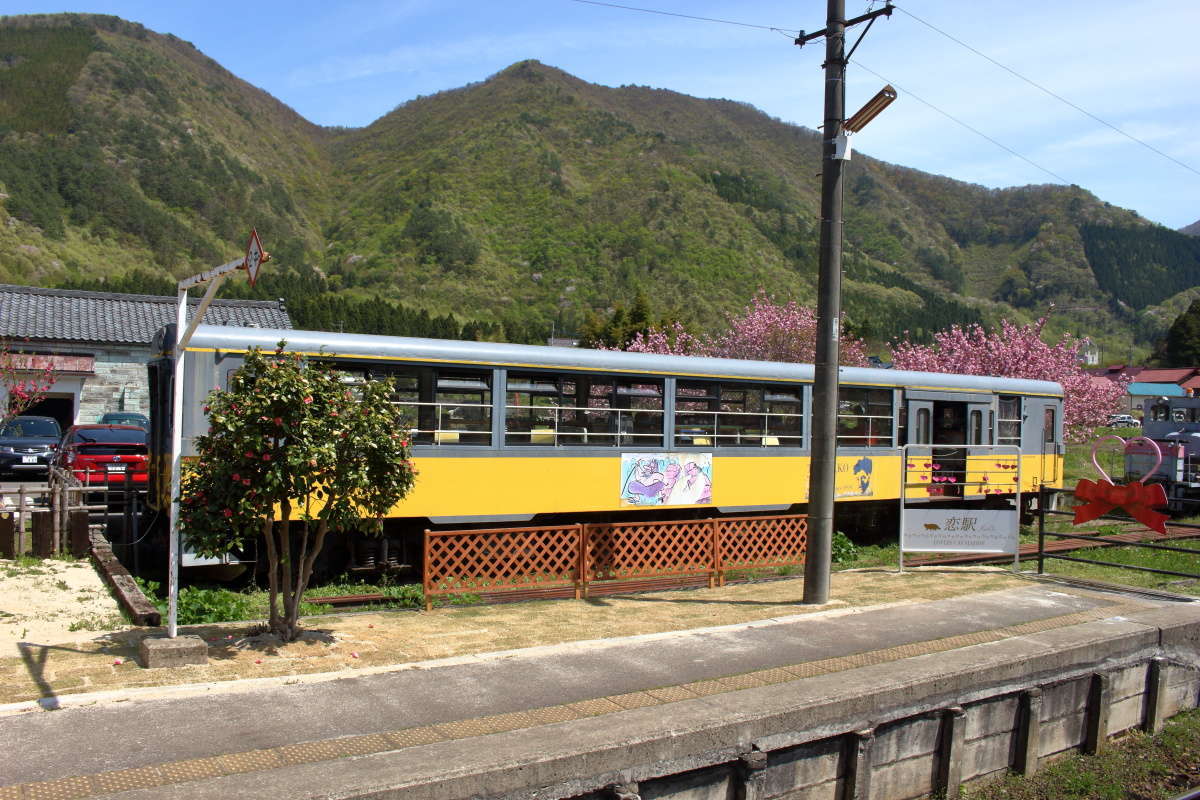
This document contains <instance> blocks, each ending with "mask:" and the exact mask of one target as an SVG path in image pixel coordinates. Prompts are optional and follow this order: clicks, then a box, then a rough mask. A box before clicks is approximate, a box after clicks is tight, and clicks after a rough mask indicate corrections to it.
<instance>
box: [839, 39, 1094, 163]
mask: <svg viewBox="0 0 1200 800" xmlns="http://www.w3.org/2000/svg"><path fill="white" fill-rule="evenodd" d="M851 63H853V64H854V66H856V67H859V68H860V69H865V70H866V71H867V72H869V73H871V74H872V75H874V76H875V77H876V78H879V79H880V80H881V81H884V82H885V83H890V84H891V85H892V86H894V87H896V88H897V89H899V90H900V91H901V92H903V93H904V96H905V97H911V98H912V99H914V100H916V101H918V102H920V103H924V104H925V105H927V106H929V107H930V108H931V109H933V110H934V111H936V112H937V113H939V114H941V115H942V116H943V117H945V118H946V119H948V120H950V121H951V122H953V123H955V124H956V125H961V126H962V127H964V128H966V129H967V130H969V131H970V132H971V133H973V134H975V135H976V136H979V137H981V138H984V139H986V140H988V141H989V142H991V143H992V144H994V145H996V147H999V148H1000V149H1001V150H1004V151H1005V152H1007V153H1010V154H1012V155H1014V156H1016V157H1017V158H1019V159H1021V160H1022V161H1024V162H1025V163H1026V164H1029V165H1030V166H1032V167H1036V168H1037V169H1040V170H1041V171H1042V172H1044V173H1046V174H1047V175H1049V176H1050V177H1052V178H1054V179H1055V180H1056V181H1059V182H1060V183H1064V184H1071V183H1072V181H1069V180H1067V179H1066V178H1064V177H1063V176H1061V175H1059V174H1058V173H1056V172H1052V171H1051V170H1048V169H1046V168H1045V167H1043V166H1042V165H1041V164H1039V163H1037V162H1036V161H1034V160H1033V159H1031V158H1028V157H1027V156H1023V155H1021V154H1020V153H1018V152H1017V151H1016V150H1013V149H1012V148H1011V147H1009V146H1008V145H1006V144H1004V143H1002V142H998V141H996V140H995V139H993V138H992V137H991V136H988V135H987V134H986V133H984V132H983V131H981V130H979V129H978V128H973V127H971V126H970V125H968V124H967V123H965V122H963V121H962V120H961V119H959V118H958V117H956V116H954V115H953V114H951V113H950V112H948V111H943V110H942V109H940V108H938V107H937V106H935V105H934V104H933V103H931V102H929V101H928V100H925V99H924V98H922V97H920V96H919V95H916V94H914V93H913V92H912V90H910V89H905V88H904V87H903V86H901V85H900V84H898V83H896V82H895V81H894V80H892V79H891V78H885V77H884V76H883V75H880V74H879V73H878V72H876V71H875V70H873V69H871V68H870V67H868V66H867V65H866V64H864V63H862V62H861V61H853V62H851Z"/></svg>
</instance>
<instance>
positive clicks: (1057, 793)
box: [961, 710, 1200, 800]
mask: <svg viewBox="0 0 1200 800" xmlns="http://www.w3.org/2000/svg"><path fill="white" fill-rule="evenodd" d="M1198 783H1200V710H1193V711H1189V712H1186V713H1184V714H1180V715H1179V716H1177V717H1175V718H1174V719H1172V720H1170V721H1169V722H1168V723H1167V725H1166V727H1165V728H1164V729H1163V731H1162V733H1161V734H1159V735H1158V736H1147V735H1145V734H1142V733H1131V734H1129V735H1127V736H1125V737H1123V738H1121V739H1119V740H1116V741H1114V742H1112V743H1110V747H1108V748H1107V749H1106V750H1104V751H1103V752H1101V753H1100V754H1099V755H1095V756H1084V755H1071V756H1068V757H1066V758H1063V759H1061V760H1059V761H1056V762H1055V763H1053V764H1051V765H1050V766H1048V767H1046V768H1045V769H1043V770H1042V771H1041V772H1038V773H1037V774H1036V775H1033V776H1031V777H1028V778H1022V777H1019V776H1015V775H1014V776H1010V777H1007V778H1005V779H1004V780H1001V781H998V782H995V783H992V784H988V785H985V786H979V787H974V788H968V789H966V790H964V792H963V794H962V795H961V796H962V797H963V798H964V799H965V800H1126V799H1127V798H1137V799H1138V800H1165V798H1169V797H1172V796H1174V795H1177V794H1179V793H1180V792H1181V791H1183V790H1184V789H1188V788H1190V787H1192V786H1195V785H1197V784H1198Z"/></svg>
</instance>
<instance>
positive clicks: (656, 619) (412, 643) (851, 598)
mask: <svg viewBox="0 0 1200 800" xmlns="http://www.w3.org/2000/svg"><path fill="white" fill-rule="evenodd" d="M87 569H90V567H88V568H87ZM24 580H25V579H22V580H19V581H16V583H23V582H24ZM29 580H30V581H33V580H35V579H34V578H33V576H30V579H29ZM97 580H98V579H97ZM1020 581H1021V579H1020V578H1017V577H1014V576H1013V575H1011V574H1010V573H1008V572H1007V571H1005V570H1002V569H999V568H996V567H959V568H945V567H940V568H933V567H931V568H924V569H916V570H907V571H905V572H904V573H903V574H898V573H897V572H896V571H894V570H890V569H867V570H853V571H847V572H836V573H834V574H833V576H832V580H831V588H830V597H831V601H830V602H829V603H828V604H827V605H824V606H805V605H802V604H801V600H802V597H803V581H802V580H800V579H799V578H795V579H786V580H776V581H769V582H762V583H753V584H741V585H734V586H725V587H721V588H717V589H692V590H686V591H683V590H681V591H667V592H654V593H647V594H637V595H620V596H609V597H603V598H594V599H590V600H551V601H540V602H528V603H515V604H508V605H496V606H459V607H449V608H440V609H435V610H434V611H432V612H423V611H379V612H369V613H348V614H339V615H331V616H323V617H312V618H308V619H306V620H304V627H305V629H306V632H305V634H304V636H302V637H301V638H300V639H299V640H298V641H295V642H291V643H287V644H283V643H280V642H279V641H277V640H276V639H275V638H274V637H273V636H271V635H269V634H264V633H261V628H262V626H261V625H260V624H255V623H241V624H227V625H209V626H195V627H191V628H181V630H180V632H181V634H189V635H197V636H200V637H202V638H204V640H205V641H206V642H207V644H208V651H209V663H208V664H207V665H204V666H188V667H182V668H177V669H156V670H149V669H142V668H140V667H139V666H138V665H137V663H136V657H137V646H138V642H139V640H140V639H141V638H142V637H144V636H147V635H162V634H163V632H162V630H161V629H157V630H156V629H145V628H125V629H122V630H120V631H116V632H113V633H109V634H105V635H102V636H98V637H95V638H88V637H87V636H86V635H84V636H81V633H80V632H79V631H70V630H69V629H68V628H67V627H66V625H65V624H61V623H60V627H59V628H58V629H51V628H44V629H41V630H42V634H41V635H39V636H34V635H33V631H32V629H31V630H29V631H28V632H27V633H26V635H24V636H20V637H16V638H14V637H11V636H10V637H9V638H6V639H4V640H0V705H2V704H7V703H18V702H22V701H30V700H38V699H39V698H45V697H61V696H64V695H69V694H78V693H87V692H97V691H108V690H121V691H125V692H128V691H131V690H132V691H133V692H135V693H140V692H141V691H142V690H147V691H154V690H152V689H150V687H160V689H161V687H168V686H173V685H183V684H192V685H198V686H193V688H192V689H189V691H192V690H195V691H221V690H228V689H230V688H232V684H230V682H233V681H238V680H244V679H251V678H263V679H269V680H274V681H276V682H299V681H301V680H315V679H320V680H324V679H328V678H330V677H340V676H343V675H353V674H356V673H361V671H363V670H370V671H380V670H388V669H395V668H397V665H403V664H409V663H414V662H421V661H429V660H432V659H442V658H453V657H471V656H472V655H476V654H480V653H494V652H497V651H504V650H513V649H519V648H526V647H535V646H542V645H557V644H562V643H566V642H573V641H580V640H588V639H605V638H613V637H623V636H635V635H640V634H656V633H664V632H669V631H682V630H688V629H694V628H704V627H713V626H721V625H731V624H736V623H744V622H752V621H756V620H764V619H770V618H774V617H784V616H792V615H795V614H806V613H818V612H824V613H830V612H833V613H856V612H857V611H859V610H862V609H866V608H870V607H879V606H881V605H892V604H896V603H915V602H923V601H928V600H936V599H939V598H944V597H953V596H957V595H963V594H975V593H979V592H988V591H996V590H1000V589H1005V588H1009V587H1012V586H1015V585H1018V584H1019V582H1020ZM2 583H3V585H4V586H5V587H6V591H13V592H17V596H20V594H21V592H22V591H24V592H26V593H28V592H32V591H35V590H34V588H33V583H32V582H31V583H29V584H27V588H26V589H24V590H21V589H18V588H16V587H15V586H11V587H10V586H8V584H9V579H8V578H5V579H4V580H3V582H2ZM43 588H44V587H43ZM63 594H65V595H67V600H70V601H74V596H75V593H69V592H64V593H63ZM105 596H106V597H107V594H106V595H105ZM2 602H3V601H0V603H2ZM74 602H77V601H74ZM111 602H112V601H111V600H110V601H109V603H110V604H111ZM0 607H3V606H2V605H0ZM110 608H111V609H112V610H115V606H111V607H110ZM70 616H71V615H69V614H66V615H62V616H59V617H58V619H60V620H62V623H66V620H68V619H69V618H70ZM77 616H78V615H77ZM93 636H94V634H93ZM306 676H307V677H306Z"/></svg>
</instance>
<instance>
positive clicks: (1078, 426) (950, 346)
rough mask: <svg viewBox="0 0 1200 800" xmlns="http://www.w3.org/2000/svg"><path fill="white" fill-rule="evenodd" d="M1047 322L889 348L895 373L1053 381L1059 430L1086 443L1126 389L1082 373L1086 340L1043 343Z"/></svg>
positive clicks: (975, 329)
mask: <svg viewBox="0 0 1200 800" xmlns="http://www.w3.org/2000/svg"><path fill="white" fill-rule="evenodd" d="M1046 319H1047V318H1046V317H1042V318H1041V319H1039V320H1038V321H1037V322H1035V323H1031V324H1026V325H1021V326H1017V325H1014V324H1012V323H1011V322H1009V321H1008V320H1001V322H1000V327H999V329H994V330H990V331H989V330H985V329H984V328H983V327H982V326H980V325H968V326H967V327H965V328H964V327H960V326H958V325H954V326H951V327H950V328H948V329H946V330H943V331H941V332H939V333H936V334H934V337H933V343H932V344H927V345H924V344H913V343H911V342H909V341H900V342H897V343H894V344H893V345H892V362H893V364H894V365H895V367H896V369H910V370H918V371H922V372H956V373H960V374H965V375H997V376H1001V377H1008V378H1028V379H1032V380H1045V381H1057V382H1058V383H1060V384H1062V387H1063V427H1064V429H1065V431H1066V437H1067V439H1068V440H1071V441H1081V440H1083V439H1086V438H1087V437H1088V436H1089V435H1090V434H1091V432H1092V430H1094V429H1095V428H1096V427H1098V426H1100V425H1103V424H1104V423H1105V421H1106V417H1107V416H1108V415H1109V414H1110V413H1112V412H1113V411H1115V410H1116V409H1117V406H1118V403H1119V401H1120V400H1121V398H1122V397H1123V396H1124V395H1125V383H1122V382H1116V381H1097V380H1094V378H1093V376H1091V375H1089V374H1088V373H1086V372H1085V371H1084V369H1083V364H1082V362H1081V361H1080V360H1079V350H1080V348H1081V347H1083V346H1084V345H1085V344H1086V343H1087V340H1086V339H1079V338H1076V337H1074V336H1072V335H1071V334H1069V333H1065V334H1063V336H1062V338H1061V339H1059V340H1058V342H1057V343H1056V344H1053V345H1049V344H1046V343H1045V342H1044V341H1043V340H1042V329H1043V328H1044V327H1045V325H1046Z"/></svg>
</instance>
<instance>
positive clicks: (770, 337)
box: [625, 289, 867, 366]
mask: <svg viewBox="0 0 1200 800" xmlns="http://www.w3.org/2000/svg"><path fill="white" fill-rule="evenodd" d="M816 343H817V313H816V311H815V310H813V309H811V308H808V307H806V306H802V305H800V304H798V303H797V302H796V301H794V300H790V301H788V302H787V303H782V304H780V303H777V302H775V300H774V299H772V298H771V297H770V296H769V295H767V293H766V292H765V291H763V290H761V289H760V290H759V291H758V293H757V294H755V295H754V299H753V300H751V301H750V305H748V306H747V307H746V308H745V310H744V311H743V312H742V313H741V315H739V316H736V317H733V318H732V319H730V320H729V329H728V330H727V331H725V332H724V333H722V334H720V335H718V336H705V337H697V336H693V335H692V334H691V333H688V331H687V330H685V329H684V327H683V326H682V325H680V324H679V323H678V322H676V323H675V324H674V325H672V326H668V327H652V328H651V329H650V330H649V332H647V333H646V334H644V335H643V334H638V335H636V336H634V338H633V341H631V342H630V343H629V344H628V345H627V346H626V347H625V349H626V350H629V351H631V352H635V353H661V354H665V355H689V356H713V357H717V358H742V359H754V360H759V361H788V362H794V363H802V364H811V363H812V362H813V361H814V360H815V359H816ZM840 356H841V358H840V361H841V363H842V364H844V365H846V366H865V365H866V363H867V353H866V346H865V345H864V343H863V342H862V340H860V339H856V338H854V337H853V336H848V335H847V334H846V333H845V332H844V330H843V332H842V335H841V349H840Z"/></svg>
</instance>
